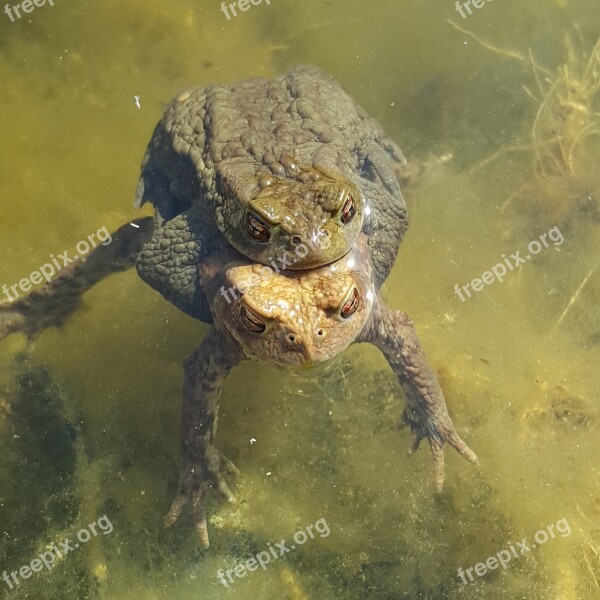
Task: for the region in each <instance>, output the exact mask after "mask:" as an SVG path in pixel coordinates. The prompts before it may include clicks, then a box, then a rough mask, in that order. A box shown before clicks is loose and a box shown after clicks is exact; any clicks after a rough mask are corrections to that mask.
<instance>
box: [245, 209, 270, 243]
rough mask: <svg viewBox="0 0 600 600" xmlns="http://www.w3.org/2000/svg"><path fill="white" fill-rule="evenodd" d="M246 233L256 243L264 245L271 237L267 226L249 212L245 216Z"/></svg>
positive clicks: (254, 214)
mask: <svg viewBox="0 0 600 600" xmlns="http://www.w3.org/2000/svg"><path fill="white" fill-rule="evenodd" d="M245 226H246V233H247V234H248V235H249V236H250V237H251V238H252V239H253V240H256V241H257V242H259V243H261V244H265V243H266V242H268V241H269V238H270V237H271V230H270V229H269V226H268V225H267V224H266V223H265V222H264V221H263V220H262V219H261V218H260V217H259V216H258V215H257V214H256V213H252V212H249V213H247V214H246V223H245Z"/></svg>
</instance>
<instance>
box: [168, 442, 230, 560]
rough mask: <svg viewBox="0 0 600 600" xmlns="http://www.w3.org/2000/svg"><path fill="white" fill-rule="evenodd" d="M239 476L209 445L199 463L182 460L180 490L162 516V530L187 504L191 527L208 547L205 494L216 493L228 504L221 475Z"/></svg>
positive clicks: (203, 545)
mask: <svg viewBox="0 0 600 600" xmlns="http://www.w3.org/2000/svg"><path fill="white" fill-rule="evenodd" d="M225 473H227V474H232V475H238V474H239V470H238V468H237V467H236V466H235V465H234V464H233V463H232V462H231V461H230V460H229V459H228V458H226V457H224V456H222V455H220V454H219V453H218V451H217V450H216V449H215V448H214V447H213V446H210V447H208V448H207V449H206V455H205V457H204V458H203V460H202V461H196V462H195V464H193V462H192V461H191V460H184V461H183V462H182V466H181V472H180V476H179V490H178V492H177V496H176V497H175V500H173V502H172V504H171V507H170V508H169V511H168V512H167V514H166V515H165V517H164V521H163V522H164V524H165V527H171V525H173V523H175V521H177V519H178V518H179V515H180V514H181V513H182V511H183V509H184V507H185V505H186V504H187V503H188V502H189V503H190V504H191V507H192V517H193V519H194V527H195V529H196V532H197V533H198V538H199V540H200V545H201V546H202V547H203V548H208V546H209V539H208V528H207V526H206V500H207V496H208V492H209V491H210V490H211V489H212V490H214V491H216V492H217V493H218V494H219V495H220V496H221V497H222V498H223V499H224V500H226V501H227V502H230V503H233V502H235V497H234V495H233V494H232V493H231V490H230V489H229V486H228V485H227V483H226V482H225V479H224V477H223V474H225Z"/></svg>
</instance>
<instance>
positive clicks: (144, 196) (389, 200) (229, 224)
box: [136, 67, 406, 277]
mask: <svg viewBox="0 0 600 600" xmlns="http://www.w3.org/2000/svg"><path fill="white" fill-rule="evenodd" d="M403 164H404V158H403V157H402V154H401V152H400V150H399V148H398V147H397V146H396V145H395V144H393V143H392V142H391V141H390V140H389V139H387V138H386V136H385V134H384V132H383V130H382V129H381V127H380V126H379V125H378V124H377V123H376V122H375V121H374V120H373V119H371V118H369V117H368V115H367V114H366V113H365V112H364V111H363V109H362V108H361V107H360V106H359V105H358V104H356V102H355V101H354V100H353V99H352V98H351V97H350V96H348V95H347V94H346V93H345V92H344V91H343V89H342V88H341V86H340V85H339V84H337V83H336V82H335V81H334V80H333V79H332V78H331V77H330V76H329V75H327V74H326V73H324V72H323V71H321V70H320V69H318V68H316V67H298V68H296V69H294V70H293V71H291V72H290V73H289V74H287V75H286V76H283V77H280V78H276V79H272V80H264V79H254V80H249V81H243V82H241V83H237V84H234V85H231V86H221V85H212V86H209V87H206V88H195V89H191V90H188V91H186V92H184V93H182V94H180V95H179V96H178V97H177V98H175V99H174V100H173V101H172V102H171V103H170V104H169V106H168V107H167V109H166V111H165V114H164V117H163V119H162V120H161V122H160V123H159V124H158V125H157V127H156V129H155V131H154V135H153V137H152V140H151V142H150V145H149V147H148V150H147V153H146V157H145V159H144V164H143V169H142V176H141V179H140V184H139V186H138V191H137V199H136V205H137V206H140V205H141V204H142V203H144V202H152V203H153V204H154V205H155V207H156V208H157V211H158V212H159V214H160V217H161V219H163V220H166V221H168V220H169V219H171V218H173V217H175V216H177V215H179V214H181V213H183V212H185V211H187V210H188V209H189V208H190V207H191V206H193V205H198V204H199V205H200V206H201V207H202V210H206V211H210V212H211V213H212V215H213V217H214V220H215V222H216V225H217V227H218V229H219V230H220V231H221V233H223V234H224V236H225V238H226V239H227V241H228V242H229V243H230V244H231V245H232V246H234V247H235V248H236V249H238V250H239V251H240V252H242V253H243V254H244V255H246V256H247V257H249V258H251V259H252V260H254V261H257V262H261V263H263V264H270V263H271V261H274V260H277V257H278V256H280V255H281V254H282V253H286V252H292V251H293V252H294V261H293V263H292V264H290V266H289V268H291V269H307V268H313V267H317V266H321V265H324V264H329V263H331V262H333V261H335V260H337V259H339V258H341V257H342V256H344V255H345V254H346V253H347V252H348V251H349V250H350V249H351V248H352V247H353V245H354V244H355V243H356V240H357V238H358V236H359V234H360V232H361V230H363V229H368V227H373V221H374V222H375V223H374V226H375V227H376V228H377V229H378V230H380V231H382V232H383V231H384V229H385V236H382V240H381V247H380V248H379V249H378V248H375V247H374V248H372V249H373V250H374V257H375V260H378V259H379V260H381V261H382V263H383V262H385V265H384V266H382V267H381V268H378V269H377V270H378V271H381V273H382V276H383V277H384V276H385V275H386V274H387V271H388V270H389V268H391V263H393V259H394V258H395V254H396V251H397V247H398V243H399V240H400V239H401V237H402V235H403V233H404V230H405V229H406V212H405V208H404V201H403V199H402V195H401V193H400V188H399V186H398V182H397V181H396V177H395V173H394V168H395V167H396V166H400V165H403ZM378 211H379V212H380V213H381V214H384V215H385V219H386V223H385V226H383V225H382V223H380V222H379V221H378V220H377V218H375V219H373V214H374V213H377V212H378ZM390 220H391V221H393V222H392V223H390ZM392 231H393V232H394V235H392V237H391V238H389V236H388V234H389V233H390V232H392ZM388 238H389V239H388ZM299 246H300V247H301V251H300V252H296V251H295V250H296V248H298V247H299ZM385 246H389V250H386V248H385Z"/></svg>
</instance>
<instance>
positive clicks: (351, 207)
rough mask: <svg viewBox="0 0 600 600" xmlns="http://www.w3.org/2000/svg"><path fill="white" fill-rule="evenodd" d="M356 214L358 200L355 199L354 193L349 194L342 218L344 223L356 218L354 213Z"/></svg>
mask: <svg viewBox="0 0 600 600" xmlns="http://www.w3.org/2000/svg"><path fill="white" fill-rule="evenodd" d="M355 214H356V201H355V200H354V196H352V194H348V199H347V200H346V202H345V203H344V206H343V207H342V213H341V216H340V219H341V221H342V223H343V224H344V225H346V224H347V223H350V221H352V219H354V215H355Z"/></svg>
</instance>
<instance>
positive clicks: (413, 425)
mask: <svg viewBox="0 0 600 600" xmlns="http://www.w3.org/2000/svg"><path fill="white" fill-rule="evenodd" d="M357 341H359V342H370V343H371V344H373V345H375V346H377V347H378V348H379V349H380V350H381V352H382V353H383V354H384V356H385V358H386V359H387V361H388V363H389V364H390V366H391V367H392V369H393V371H394V373H395V374H396V376H397V377H398V380H399V382H400V384H401V385H402V388H403V389H404V393H405V394H406V398H407V402H408V406H407V407H406V409H405V410H404V413H403V415H402V418H403V421H404V422H405V423H406V424H407V425H409V427H410V429H411V432H412V435H413V438H412V441H411V445H410V450H409V451H410V453H414V452H415V451H416V450H417V448H418V447H419V444H420V442H421V440H422V439H423V438H427V439H428V441H429V445H430V447H431V454H432V458H433V483H434V486H435V489H436V491H438V492H440V491H441V490H442V487H443V484H444V453H443V449H444V446H445V445H446V444H450V445H451V446H452V447H453V448H454V449H455V450H457V451H458V452H459V453H460V455H461V456H463V457H464V458H466V459H467V460H470V461H472V462H477V456H476V455H475V453H474V452H473V451H472V450H471V449H470V448H469V447H468V446H467V444H466V443H465V442H464V441H463V440H462V438H461V437H460V436H459V435H458V433H457V431H456V429H455V428H454V424H453V423H452V419H451V418H450V415H449V414H448V409H447V407H446V401H445V400H444V395H443V393H442V390H441V388H440V386H439V383H438V381H437V378H436V376H435V373H434V372H433V370H432V369H431V367H430V365H429V362H428V361H427V357H426V356H425V353H424V351H423V348H422V346H421V344H420V342H419V339H418V337H417V333H416V331H415V328H414V325H413V323H412V321H411V320H410V318H409V317H408V315H406V314H404V313H403V312H400V311H396V310H392V309H390V308H389V307H388V306H386V305H385V304H384V303H383V302H382V301H381V299H379V298H378V300H377V303H376V305H375V307H374V308H373V312H372V314H371V318H370V320H369V322H368V323H367V325H366V326H365V329H364V330H363V332H362V333H361V335H360V337H359V338H358V339H357Z"/></svg>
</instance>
